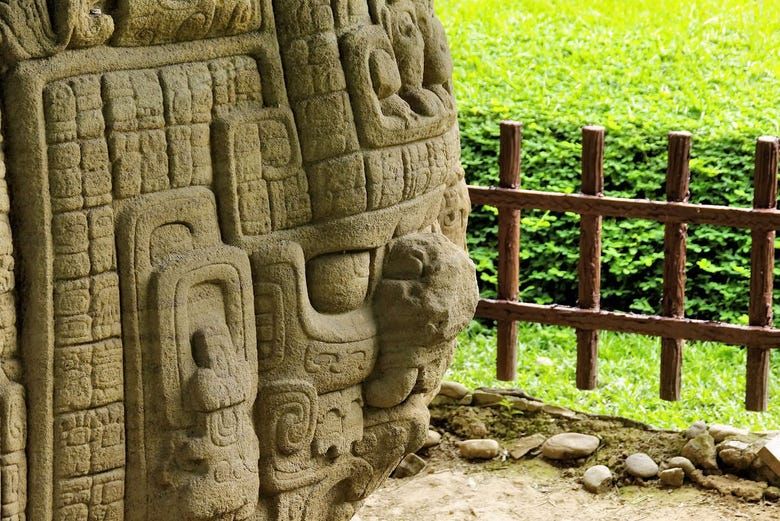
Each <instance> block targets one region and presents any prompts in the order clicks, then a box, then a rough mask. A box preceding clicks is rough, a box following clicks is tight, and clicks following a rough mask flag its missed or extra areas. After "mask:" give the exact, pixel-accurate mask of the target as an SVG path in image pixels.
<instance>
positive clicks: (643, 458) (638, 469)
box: [626, 452, 658, 479]
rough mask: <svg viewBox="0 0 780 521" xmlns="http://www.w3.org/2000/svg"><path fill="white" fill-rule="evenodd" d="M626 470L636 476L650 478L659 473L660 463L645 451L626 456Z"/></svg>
mask: <svg viewBox="0 0 780 521" xmlns="http://www.w3.org/2000/svg"><path fill="white" fill-rule="evenodd" d="M626 471H627V472H628V473H629V474H630V475H632V476H634V477H635V478H642V479H649V478H654V477H656V476H657V475H658V465H657V464H656V462H655V461H653V458H651V457H650V456H648V455H647V454H645V453H644V452H638V453H636V454H632V455H631V456H629V457H628V458H626Z"/></svg>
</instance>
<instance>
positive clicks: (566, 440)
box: [542, 432, 601, 460]
mask: <svg viewBox="0 0 780 521" xmlns="http://www.w3.org/2000/svg"><path fill="white" fill-rule="evenodd" d="M600 444H601V440H599V439H598V438H597V437H595V436H591V435H589V434H579V433H576V432H567V433H564V434H556V435H555V436H553V437H552V438H550V439H548V440H547V441H545V442H544V444H543V445H542V454H544V456H545V457H546V458H549V459H554V460H566V459H579V458H587V457H588V456H590V455H591V454H593V453H594V452H596V450H597V449H598V448H599V445H600Z"/></svg>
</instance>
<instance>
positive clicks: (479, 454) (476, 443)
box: [458, 440, 501, 460]
mask: <svg viewBox="0 0 780 521" xmlns="http://www.w3.org/2000/svg"><path fill="white" fill-rule="evenodd" d="M458 449H459V450H460V455H461V457H463V458H465V459H471V460H476V459H481V460H487V459H493V458H495V457H497V456H498V455H499V454H501V445H499V444H498V442H497V441H496V440H467V441H462V442H460V443H459V444H458Z"/></svg>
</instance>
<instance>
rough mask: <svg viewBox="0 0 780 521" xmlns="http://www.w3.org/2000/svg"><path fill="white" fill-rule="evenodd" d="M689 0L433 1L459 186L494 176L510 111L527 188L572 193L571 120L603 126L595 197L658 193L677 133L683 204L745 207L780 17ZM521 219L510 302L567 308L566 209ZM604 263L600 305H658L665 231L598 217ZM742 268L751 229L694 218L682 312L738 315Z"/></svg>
mask: <svg viewBox="0 0 780 521" xmlns="http://www.w3.org/2000/svg"><path fill="white" fill-rule="evenodd" d="M689 4H691V5H687V6H686V7H685V8H680V7H679V2H676V1H669V0H656V1H650V0H647V1H642V0H632V1H631V2H625V0H605V1H603V2H600V3H599V6H597V7H588V8H583V7H582V3H581V2H579V1H578V0H557V1H556V0H548V1H538V2H537V1H527V0H450V1H448V2H447V3H444V2H441V1H440V2H439V3H438V9H439V12H440V15H441V16H442V19H443V21H444V23H445V25H446V26H447V29H448V32H449V35H450V39H451V45H452V48H453V56H454V60H455V66H456V72H455V81H456V91H457V92H456V94H457V96H458V98H459V101H460V106H461V120H460V121H461V131H462V138H463V162H464V166H465V168H466V171H467V175H468V179H469V181H470V182H471V183H473V184H481V185H493V184H495V183H496V182H497V178H498V172H497V143H498V123H499V121H501V120H502V119H507V118H512V119H517V120H520V121H523V122H524V123H525V139H524V147H523V149H524V152H523V168H524V173H523V186H524V187H525V188H529V189H538V190H549V191H561V192H573V191H577V190H578V189H579V177H580V173H579V162H580V128H581V126H583V125H585V124H593V123H597V124H601V125H604V126H605V127H606V128H607V151H606V157H605V172H606V191H607V193H608V194H609V195H614V196H624V197H638V198H650V199H663V198H664V197H665V195H664V194H665V188H664V177H665V169H666V142H667V141H666V134H667V132H668V131H671V130H689V131H691V132H693V133H694V153H693V160H692V163H691V170H692V177H693V179H692V185H691V191H692V200H693V201H694V202H698V203H709V204H725V205H732V206H750V204H751V202H752V188H751V184H752V175H753V154H754V148H755V145H754V143H755V138H756V137H757V136H759V135H761V134H777V133H778V127H779V126H780V112H779V111H778V110H777V108H776V102H775V99H774V93H775V92H777V90H778V89H777V86H778V77H780V66H779V65H778V64H779V63H780V56H778V54H779V53H778V50H777V49H778V46H774V47H769V46H767V42H771V41H777V38H778V36H780V20H779V19H778V17H776V16H774V14H772V13H771V11H770V10H769V7H768V4H765V3H764V2H757V1H747V0H743V1H727V0H721V1H715V0H694V1H692V2H690V3H689ZM764 47H766V48H764ZM495 214H496V212H495V209H494V208H489V207H486V208H478V209H475V212H474V213H473V216H472V219H471V225H470V226H471V228H470V230H471V231H470V239H469V244H470V248H471V254H472V257H473V259H474V261H475V262H476V263H477V265H478V269H479V276H480V281H481V286H482V291H483V294H484V295H486V296H491V295H494V292H495V282H496V264H495V248H496V239H497V229H496V219H495ZM522 224H523V227H522V234H523V238H522V248H521V258H522V260H521V263H522V265H521V291H522V298H523V299H524V300H527V301H535V302H541V303H552V302H557V303H561V304H569V305H571V304H574V303H575V302H576V294H577V275H576V273H577V258H578V237H579V224H578V217H577V216H574V215H569V214H565V215H560V214H548V213H543V212H538V211H537V212H526V213H525V214H524V216H523V221H522ZM603 260H604V267H603V274H602V277H603V290H602V298H603V306H604V307H605V308H608V309H619V310H627V311H628V310H630V311H640V312H657V311H658V310H659V307H660V301H661V288H662V282H661V281H662V270H663V225H661V224H658V223H650V222H645V221H637V220H623V219H620V220H615V219H607V220H606V221H605V224H604V255H603ZM749 268H750V237H749V232H745V231H740V230H735V229H727V228H714V227H708V226H692V227H691V230H690V239H689V257H688V286H687V296H688V303H687V307H688V315H689V316H693V317H699V318H707V319H725V320H732V321H738V322H744V321H745V320H746V314H745V313H746V310H747V301H748V285H749V284H748V283H749V276H750V275H749ZM778 274H780V272H778ZM778 296H780V295H778ZM778 302H780V299H778ZM779 311H780V309H779Z"/></svg>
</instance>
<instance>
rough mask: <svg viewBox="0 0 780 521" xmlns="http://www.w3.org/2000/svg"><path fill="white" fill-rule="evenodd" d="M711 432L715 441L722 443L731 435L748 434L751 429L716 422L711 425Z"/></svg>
mask: <svg viewBox="0 0 780 521" xmlns="http://www.w3.org/2000/svg"><path fill="white" fill-rule="evenodd" d="M709 433H710V436H712V439H714V440H715V443H720V442H722V441H723V440H725V439H726V438H728V437H729V436H747V435H748V434H750V431H748V430H747V429H738V428H736V427H732V426H731V425H720V424H714V425H710V428H709Z"/></svg>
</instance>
